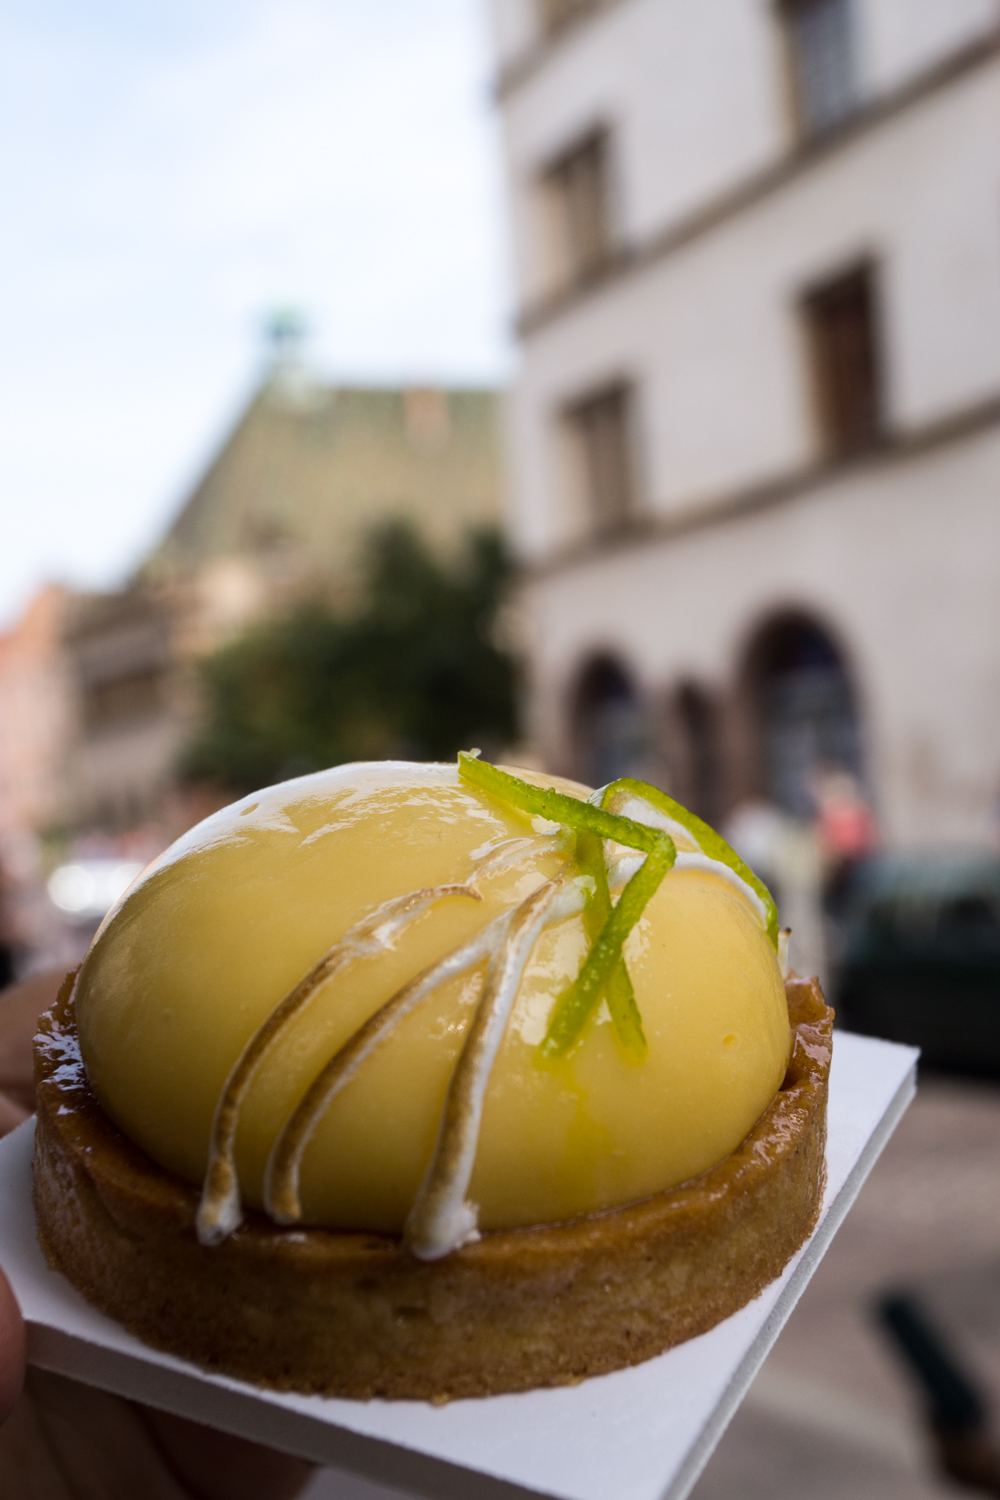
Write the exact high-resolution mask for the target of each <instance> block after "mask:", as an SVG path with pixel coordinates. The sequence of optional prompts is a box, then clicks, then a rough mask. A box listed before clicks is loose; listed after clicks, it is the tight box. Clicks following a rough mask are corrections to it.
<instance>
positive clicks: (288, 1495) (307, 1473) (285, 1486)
mask: <svg viewBox="0 0 1000 1500" xmlns="http://www.w3.org/2000/svg"><path fill="white" fill-rule="evenodd" d="M134 1410H136V1411H137V1412H138V1413H139V1415H140V1416H141V1417H142V1420H143V1422H144V1423H145V1424H146V1427H147V1428H148V1429H149V1431H150V1432H151V1433H152V1434H153V1438H154V1440H155V1442H156V1444H157V1446H158V1447H159V1449H160V1451H161V1452H162V1453H163V1454H164V1456H165V1457H166V1459H167V1461H168V1463H169V1464H170V1467H171V1469H172V1470H173V1472H174V1473H175V1474H176V1475H177V1476H178V1478H179V1479H182V1480H183V1481H184V1482H185V1483H186V1484H187V1485H188V1486H189V1487H190V1489H191V1491H192V1493H193V1494H195V1495H197V1496H199V1497H201V1500H246V1496H247V1495H253V1497H254V1500H294V1497H295V1496H296V1495H298V1494H300V1493H301V1491H302V1489H303V1488H304V1486H305V1485H306V1483H307V1482H308V1480H309V1478H310V1477H311V1475H312V1474H313V1471H314V1468H315V1465H313V1464H310V1463H306V1462H305V1460H304V1459H301V1458H292V1457H290V1456H289V1454H287V1453H277V1452H276V1451H275V1450H274V1449H273V1448H264V1447H262V1446H261V1445H260V1443H251V1442H249V1441H248V1440H247V1439H246V1438H237V1437H231V1436H230V1435H229V1433H226V1432H219V1431H218V1430H217V1429H216V1428H214V1427H202V1426H201V1424H200V1423H198V1422H189V1421H188V1420H187V1419H186V1418H185V1417H174V1416H171V1415H170V1414H169V1413H168V1412H165V1411H154V1409H153V1408H152V1407H150V1406H136V1407H135V1408H134Z"/></svg>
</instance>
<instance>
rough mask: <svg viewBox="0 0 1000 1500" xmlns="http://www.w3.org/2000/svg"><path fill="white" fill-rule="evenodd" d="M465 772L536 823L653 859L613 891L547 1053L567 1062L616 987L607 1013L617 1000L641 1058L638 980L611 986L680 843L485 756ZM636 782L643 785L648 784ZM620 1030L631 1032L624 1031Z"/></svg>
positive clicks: (462, 768) (468, 763)
mask: <svg viewBox="0 0 1000 1500" xmlns="http://www.w3.org/2000/svg"><path fill="white" fill-rule="evenodd" d="M458 774H459V775H460V776H461V777H462V778H463V779H464V780H465V781H468V782H471V783H472V785H474V786H477V787H479V788H480V790H482V791H484V792H486V793H487V794H488V795H489V796H492V797H495V798H496V799H497V801H499V802H503V803H506V804H507V806H509V807H514V808H516V809H517V810H518V811H519V812H523V813H527V814H528V815H529V816H530V817H542V818H546V819H547V820H548V821H549V822H552V823H563V824H565V825H566V827H568V828H572V829H573V830H574V831H575V832H576V834H577V835H578V836H579V835H580V834H581V833H582V834H591V835H594V836H595V838H596V840H597V841H598V842H599V841H600V840H602V839H611V840H613V841H614V842H615V843H618V844H624V845H625V847H626V848H628V849H639V850H641V852H642V853H644V854H645V855H646V856H647V857H646V859H645V860H644V861H643V863H642V864H641V865H640V867H639V869H638V870H637V871H636V873H635V874H634V875H633V876H632V878H631V880H630V881H629V882H628V884H627V885H626V887H625V889H624V890H623V891H622V893H621V895H620V897H619V898H618V902H617V904H616V905H615V906H611V897H610V892H609V893H608V895H607V902H608V908H609V910H608V914H607V916H606V917H605V919H604V922H603V925H602V926H601V929H600V932H599V934H598V936H597V938H596V940H594V941H593V942H592V945H591V949H590V952H589V953H588V954H587V957H586V959H585V960H584V962H583V967H582V968H581V969H580V972H579V974H578V975H577V977H576V979H574V981H573V983H572V984H571V985H570V986H569V988H568V989H567V990H565V991H564V992H563V994H561V995H560V996H559V998H558V1000H557V1001H556V1004H555V1008H554V1010H553V1012H552V1017H551V1019H550V1021H549V1027H548V1031H547V1032H546V1034H545V1037H544V1040H543V1041H542V1043H541V1048H540V1050H541V1053H542V1056H543V1057H546V1058H557V1057H564V1056H565V1055H566V1053H567V1052H568V1051H569V1050H570V1048H571V1047H572V1045H573V1043H574V1042H575V1041H576V1040H577V1038H578V1037H579V1035H580V1033H581V1032H582V1030H583V1028H584V1026H585V1025H586V1024H587V1021H588V1020H589V1019H590V1016H591V1015H592V1013H593V1012H594V1010H596V1008H597V1006H598V1004H599V1003H600V1000H601V997H602V995H604V994H605V993H606V991H607V990H608V989H609V988H610V991H611V993H610V995H609V997H608V1008H609V1010H610V1009H611V1005H612V1001H614V1005H615V1011H617V1012H619V1013H620V1016H621V1027H619V1021H618V1020H616V1021H615V1025H616V1029H618V1030H619V1035H620V1036H621V1037H622V1040H623V1041H624V1042H625V1044H626V1046H628V1047H629V1048H630V1050H634V1051H635V1052H636V1053H637V1055H640V1056H641V1055H642V1053H643V1052H644V1051H645V1047H646V1039H645V1036H644V1035H643V1033H642V1022H641V1020H640V1019H639V1014H638V1009H637V1008H635V996H634V994H632V993H631V991H632V985H631V981H630V980H629V979H628V974H627V971H626V974H625V983H627V986H628V988H627V990H626V988H625V983H623V982H622V980H621V979H619V978H616V979H614V980H612V976H613V975H614V974H615V973H616V971H617V970H618V968H619V966H620V967H621V968H622V969H624V967H625V965H624V959H623V956H622V949H623V947H624V943H625V939H626V938H627V937H628V935H629V933H630V932H631V931H632V928H633V927H634V926H635V925H636V923H637V922H638V920H639V918H640V917H641V916H642V913H643V911H644V910H645V908H646V905H647V903H648V902H649V900H650V898H651V897H652V896H653V895H654V894H655V893H656V891H657V890H658V888H659V885H660V882H661V880H662V879H663V877H664V875H665V874H666V873H667V871H668V870H669V869H670V867H671V865H672V864H673V863H674V860H675V859H676V858H677V847H676V845H675V844H674V841H673V839H672V838H671V837H670V835H669V834H668V833H664V832H663V831H662V830H660V829H657V828H650V827H649V826H648V825H647V824H645V823H637V822H636V821H635V820H634V819H632V818H626V817H623V816H622V815H621V814H620V813H612V812H608V811H607V809H606V808H603V807H599V806H595V804H594V803H593V802H584V801H582V800H581V799H580V798H579V797H571V796H569V795H568V794H567V793H566V792H557V791H555V790H554V789H552V788H550V787H538V786H533V785H532V784H531V783H530V782H528V781H522V780H521V778H520V777H519V776H512V775H511V774H510V773H509V772H508V771H501V770H499V769H498V768H497V767H496V766H492V765H490V763H489V761H484V760H480V759H479V757H478V756H476V755H469V754H467V753H465V752H464V751H463V752H460V753H459V757H458ZM636 784H637V785H642V783H636ZM587 857H588V867H587V870H586V873H588V874H592V873H593V871H592V870H591V868H590V864H589V862H590V861H593V859H594V855H593V851H592V849H591V850H590V851H589V852H588V855H587ZM595 863H596V861H595ZM601 864H602V866H603V850H602V851H601ZM602 885H603V888H604V889H605V890H606V889H607V876H606V874H605V875H604V878H603V881H602V882H600V883H598V882H597V880H596V876H595V890H594V893H593V898H592V899H593V900H594V902H595V914H594V918H593V921H594V926H595V927H596V926H597V923H598V921H599V919H600V914H601V913H600V904H601V897H600V894H599V892H600V891H601V888H602ZM588 927H589V924H588ZM609 982H610V984H609ZM630 995H631V1007H630V1005H629V996H630ZM633 1011H634V1014H633ZM612 1014H615V1012H612ZM621 1028H624V1031H623V1030H622V1029H621ZM640 1038H641V1041H640ZM640 1049H641V1051H640Z"/></svg>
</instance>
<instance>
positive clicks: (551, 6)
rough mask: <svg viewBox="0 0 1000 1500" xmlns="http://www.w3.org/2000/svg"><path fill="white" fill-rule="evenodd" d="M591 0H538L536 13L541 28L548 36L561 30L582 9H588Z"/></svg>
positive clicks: (582, 10) (570, 22) (579, 13)
mask: <svg viewBox="0 0 1000 1500" xmlns="http://www.w3.org/2000/svg"><path fill="white" fill-rule="evenodd" d="M590 4H591V0H539V4H538V14H539V19H540V21H541V23H542V30H543V31H544V32H545V33H546V35H548V36H552V35H553V34H554V33H555V32H557V31H562V29H563V27H564V26H569V25H571V24H572V22H573V21H575V20H576V18H577V16H580V15H582V14H583V13H584V11H586V10H589V8H590Z"/></svg>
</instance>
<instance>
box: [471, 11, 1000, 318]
mask: <svg viewBox="0 0 1000 1500" xmlns="http://www.w3.org/2000/svg"><path fill="white" fill-rule="evenodd" d="M591 9H592V10H593V11H595V12H596V14H595V16H594V17H593V18H592V19H589V20H588V19H586V18H584V19H583V20H582V21H581V22H580V23H579V24H577V25H576V26H574V27H573V28H571V29H570V30H569V31H568V32H567V33H566V34H565V35H564V36H561V37H559V38H558V39H556V40H555V41H554V42H553V43H551V44H550V45H549V46H548V47H545V46H544V45H542V40H541V35H540V31H539V26H538V12H537V8H535V7H531V6H528V5H526V4H525V0H494V12H495V32H496V33H497V35H498V38H499V39H500V40H501V43H502V45H503V46H504V48H505V50H504V51H503V52H501V59H502V62H501V67H502V68H503V59H506V65H507V68H508V70H509V72H510V76H511V84H510V86H509V88H508V89H507V90H506V91H505V92H504V93H503V105H504V126H505V132H506V139H507V150H508V161H509V167H510V181H511V207H512V220H513V227H514V242H515V263H516V268H517V275H518V281H519V286H520V291H521V297H522V302H523V303H524V304H525V305H531V304H533V303H534V302H536V301H537V300H538V299H539V298H541V297H543V296H544V294H545V293H546V292H547V291H549V290H550V289H551V287H550V270H551V256H550V254H549V253H548V252H547V249H546V243H545V240H546V223H545V211H544V205H543V202H542V199H541V196H540V193H539V174H540V172H541V171H542V170H543V169H544V167H545V166H546V164H547V163H548V162H550V161H551V160H552V159H553V158H554V157H555V156H557V155H558V154H559V152H560V151H562V150H563V149H564V148H565V147H566V146H567V145H568V144H570V143H571V142H572V141H573V140H574V139H577V138H579V137H580V136H581V135H582V134H583V133H584V132H585V131H586V130H587V129H588V128H590V127H591V126H593V125H594V124H595V123H605V124H608V125H610V126H611V127H612V129H613V132H614V145H615V153H614V167H615V200H616V202H615V206H616V211H617V216H618V228H619V235H620V238H621V241H622V243H623V245H625V246H635V245H640V244H643V243H644V242H645V241H646V240H648V239H650V238H651V237H653V236H655V235H656V234H658V233H660V232H661V231H663V230H664V229H665V228H666V227H667V226H668V225H670V224H671V223H673V222H675V221H677V220H678V219H680V218H682V217H684V216H685V215H687V214H689V213H692V212H694V211H696V210H698V209H699V208H701V207H702V206H703V205H704V204H706V203H708V202H710V201H711V200H713V199H714V198H716V197H718V196H719V195H721V194H723V193H725V192H727V191H728V190H731V189H733V188H735V187H737V186H738V185H739V184H741V183H743V182H744V181H745V180H746V179H747V178H748V177H750V176H752V175H753V174H754V173H755V172H758V171H760V170H763V169H766V168H767V167H769V166H771V165H772V164H773V163H775V162H776V161H779V160H780V159H781V158H782V157H783V156H785V155H787V154H789V153H790V152H792V151H794V150H795V148H796V144H797V142H796V131H795V120H794V110H793V106H792V89H791V84H790V79H789V74H788V67H787V55H786V50H785V45H784V39H783V35H782V31H781V27H780V25H779V21H778V15H777V7H776V6H775V5H774V4H773V3H772V0H704V3H702V4H699V5H694V6H693V5H690V4H689V3H688V0H618V3H617V4H611V5H608V4H605V5H603V6H601V5H594V6H592V7H591ZM854 14H855V24H854V31H855V46H856V51H857V57H858V88H859V93H860V97H861V99H863V100H871V99H873V98H875V97H877V96H880V95H883V94H885V93H887V92H889V91H891V90H893V89H896V88H899V87H900V86H902V85H905V84H906V83H907V82H909V81H910V80H912V79H913V78H914V77H915V76H916V75H917V74H919V73H920V72H921V71H922V70H924V69H926V68H929V67H932V66H933V65H934V64H935V63H937V62H939V61H940V59H941V58H942V57H943V56H945V55H947V54H948V53H950V52H953V51H955V50H956V49H959V48H961V47H962V46H964V45H967V44H969V43H970V42H972V41H974V40H975V39H976V38H977V37H980V36H982V35H983V34H984V33H986V32H987V31H988V30H989V29H990V28H991V27H993V26H995V25H996V24H997V22H998V20H1000V8H998V5H997V3H996V0H856V4H855V7H854ZM519 62H520V63H521V67H520V69H517V66H516V65H517V64H518V63H519ZM532 62H533V66H528V67H527V68H525V66H524V64H525V63H532ZM503 77H504V73H503V71H501V80H503Z"/></svg>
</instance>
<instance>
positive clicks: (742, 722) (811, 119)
mask: <svg viewBox="0 0 1000 1500" xmlns="http://www.w3.org/2000/svg"><path fill="white" fill-rule="evenodd" d="M493 14H494V22H495V35H496V47H497V54H498V59H499V82H498V94H499V99H500V106H501V109H502V113H503V120H504V127H505V138H506V149H507V160H508V170H509V182H510V196H511V202H512V208H513V226H514V241H515V249H516V276H517V285H518V296H519V312H518V328H519V333H520V340H521V347H522V364H521V368H520V373H519V375H518V378H517V380H516V384H515V388H514V393H513V399H512V408H513V409H512V416H511V424H510V432H511V442H510V463H511V476H510V497H511V524H512V527H513V531H514V536H515V538H516V543H517V546H518V549H519V552H520V555H521V557H522V559H523V562H524V567H525V570H526V577H525V583H524V595H523V597H524V603H525V608H526V611H527V616H528V622H529V631H530V640H531V642H532V659H531V673H532V680H531V691H530V704H529V713H530V724H531V729H532V734H533V738H534V742H535V744H536V745H537V747H538V749H539V751H540V753H541V754H542V756H543V757H544V759H545V761H546V762H547V763H548V764H550V765H551V766H552V767H554V768H558V769H559V770H563V771H568V772H571V773H573V774H576V775H578V776H580V777H582V778H583V779H584V780H586V781H589V782H593V783H600V782H604V781H606V780H608V779H609V778H610V777H611V776H612V775H614V774H620V773H622V772H625V771H634V772H641V773H642V774H645V775H647V776H649V777H650V778H651V779H654V780H660V781H663V782H665V783H666V784H667V785H669V787H670V788H671V790H672V791H674V792H675V794H676V795H677V796H679V797H680V798H681V799H682V800H684V801H686V802H688V803H690V804H691V805H693V806H694V807H695V808H696V809H697V810H698V811H699V812H701V813H703V814H704V815H705V816H706V817H708V818H710V819H716V818H720V817H725V816H726V815H727V814H731V813H732V812H733V810H734V809H737V808H739V807H741V805H742V806H743V807H746V805H747V804H748V803H752V802H760V801H761V800H766V802H767V803H768V804H769V805H771V806H774V807H777V808H778V809H782V810H784V811H785V812H786V813H789V814H792V815H793V816H796V817H799V818H808V817H810V816H812V814H813V812H814V811H815V809H816V806H817V801H818V800H822V786H823V783H824V779H826V781H827V782H828V781H829V778H830V777H831V776H832V777H839V778H840V784H841V786H843V785H844V784H845V779H847V781H848V782H849V783H853V785H854V787H855V788H856V789H857V788H860V789H861V792H862V795H863V798H864V799H865V800H866V801H868V802H870V803H871V804H872V805H873V806H874V809H875V812H876V814H877V818H878V822H879V825H880V827H881V832H882V838H883V839H884V841H885V843H886V844H887V846H888V847H890V848H895V849H904V848H918V847H927V846H933V845H940V844H960V845H963V846H979V847H984V846H989V845H991V844H992V843H993V841H994V840H995V838H996V833H997V800H998V795H1000V748H998V747H1000V658H998V655H997V650H996V641H997V639H998V636H1000V509H998V505H997V497H998V482H1000V8H998V6H997V4H996V0H947V3H942V0H716V3H713V4H711V5H705V4H700V5H690V4H688V3H685V0H493Z"/></svg>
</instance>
